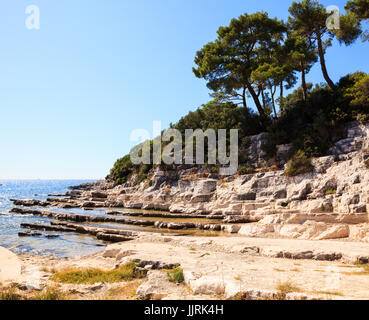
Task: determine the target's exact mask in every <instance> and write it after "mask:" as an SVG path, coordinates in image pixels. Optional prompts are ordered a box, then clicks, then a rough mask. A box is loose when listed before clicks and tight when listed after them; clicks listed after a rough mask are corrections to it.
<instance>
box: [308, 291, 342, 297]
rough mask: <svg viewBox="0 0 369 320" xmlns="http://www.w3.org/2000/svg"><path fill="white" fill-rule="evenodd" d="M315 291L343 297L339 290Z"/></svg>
mask: <svg viewBox="0 0 369 320" xmlns="http://www.w3.org/2000/svg"><path fill="white" fill-rule="evenodd" d="M315 293H317V294H325V295H328V296H338V297H343V294H342V293H341V292H338V291H316V292H315Z"/></svg>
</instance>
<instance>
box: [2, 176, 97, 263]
mask: <svg viewBox="0 0 369 320" xmlns="http://www.w3.org/2000/svg"><path fill="white" fill-rule="evenodd" d="M85 182H92V180H0V246H2V247H4V248H7V249H9V250H11V251H13V252H14V253H17V254H34V255H48V256H55V257H59V258H60V257H70V256H82V255H87V254H92V253H95V252H97V251H100V250H101V249H102V246H104V245H103V244H101V242H100V241H98V240H96V239H95V238H93V237H90V236H88V235H77V234H62V235H60V236H59V237H58V238H55V239H46V238H45V237H25V238H22V237H19V236H18V232H20V231H24V229H22V228H21V227H20V225H21V223H39V222H47V219H45V218H41V217H33V216H22V215H15V214H11V213H10V212H9V211H10V210H11V209H12V208H13V204H12V202H11V201H10V199H39V200H45V199H46V198H48V195H50V194H64V193H65V192H66V191H67V190H68V187H69V186H75V185H79V184H81V183H85ZM44 209H45V208H44Z"/></svg>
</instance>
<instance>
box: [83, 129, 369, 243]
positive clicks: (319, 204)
mask: <svg viewBox="0 0 369 320" xmlns="http://www.w3.org/2000/svg"><path fill="white" fill-rule="evenodd" d="M263 139H265V135H263V134H262V135H259V136H255V137H250V146H249V149H248V150H247V151H246V152H247V154H246V156H247V157H249V158H250V159H253V161H255V162H256V163H259V164H260V163H261V159H262V154H261V153H262V151H261V144H262V140H263ZM368 147H369V125H360V124H359V123H357V122H354V123H350V124H349V125H348V127H347V138H345V139H343V140H340V141H337V142H336V143H335V145H334V146H333V147H332V148H331V149H330V152H329V153H330V155H329V156H326V157H321V158H316V159H314V160H313V165H314V170H313V172H311V173H308V174H304V175H300V176H296V177H292V178H291V177H286V176H285V175H284V170H280V169H277V168H276V169H275V170H274V171H267V170H260V172H259V173H256V174H249V175H243V176H239V175H236V176H232V177H227V178H225V179H220V178H216V177H215V176H214V177H213V176H212V175H206V174H204V173H201V171H200V172H197V173H193V172H194V170H191V169H190V170H183V171H181V172H179V173H178V172H172V171H168V172H163V171H156V172H155V174H154V177H153V179H152V185H151V186H150V187H149V186H148V185H147V184H145V183H142V184H141V185H140V186H133V187H132V186H131V187H127V186H117V187H114V188H111V187H109V186H108V183H107V182H104V183H101V184H100V185H99V187H98V188H100V189H102V190H103V192H105V193H107V199H106V201H105V205H106V206H109V207H118V206H123V207H127V208H138V209H155V210H167V211H170V212H173V213H186V214H207V215H226V216H228V217H227V220H228V222H231V223H232V222H233V223H237V222H250V223H249V224H247V225H243V226H237V225H230V226H229V227H228V231H230V232H239V233H240V234H243V235H248V236H260V235H265V234H270V233H274V234H277V235H278V236H282V237H289V238H300V239H332V238H348V237H349V238H352V239H356V240H364V241H369V224H367V222H368V204H369V170H368V167H367V161H366V160H367V159H369V149H368ZM288 149H289V146H279V147H278V154H277V159H278V158H279V161H280V164H283V163H284V160H283V154H285V153H286V152H288ZM209 176H210V178H209ZM95 192H96V191H95ZM84 196H85V199H88V196H89V194H88V192H86V194H85V195H84ZM90 196H91V195H90Z"/></svg>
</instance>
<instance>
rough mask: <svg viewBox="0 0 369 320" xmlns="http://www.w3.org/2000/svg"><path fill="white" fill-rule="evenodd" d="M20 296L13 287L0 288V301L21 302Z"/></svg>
mask: <svg viewBox="0 0 369 320" xmlns="http://www.w3.org/2000/svg"><path fill="white" fill-rule="evenodd" d="M21 299H22V296H21V295H20V294H18V293H17V290H16V289H15V288H14V287H7V288H0V300H2V301H5V300H6V301H15V300H21Z"/></svg>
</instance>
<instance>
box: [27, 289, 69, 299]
mask: <svg viewBox="0 0 369 320" xmlns="http://www.w3.org/2000/svg"><path fill="white" fill-rule="evenodd" d="M64 299H65V294H64V293H63V292H62V291H60V290H59V289H58V288H56V287H49V288H46V289H44V290H43V291H41V292H39V293H37V294H36V295H35V296H34V297H33V298H32V300H46V301H56V300H64Z"/></svg>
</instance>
